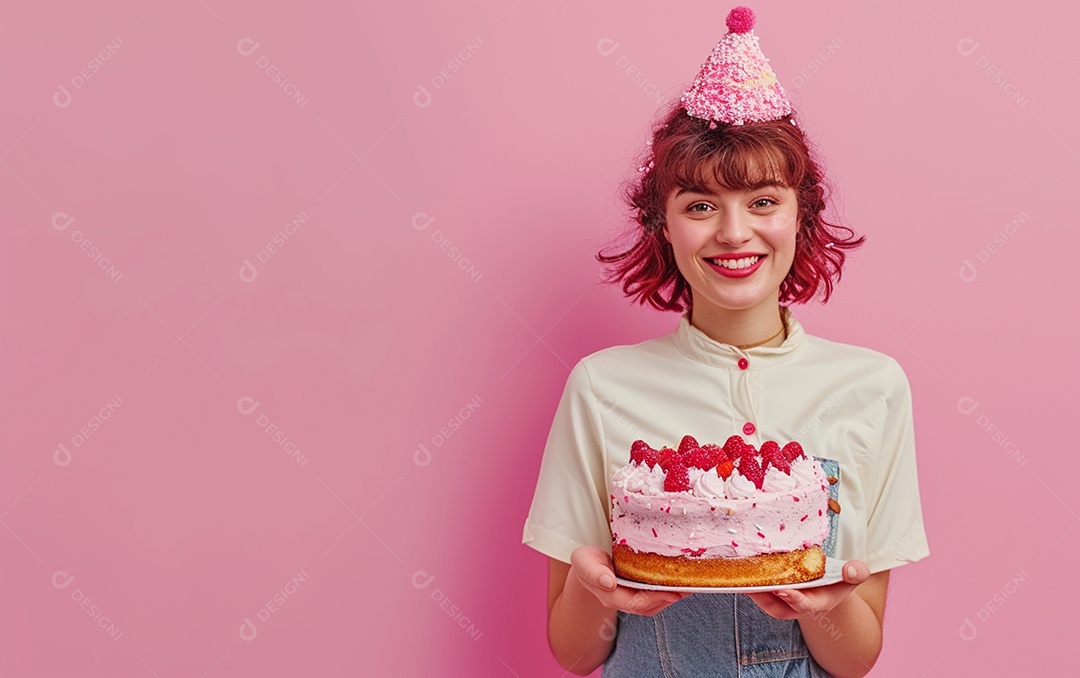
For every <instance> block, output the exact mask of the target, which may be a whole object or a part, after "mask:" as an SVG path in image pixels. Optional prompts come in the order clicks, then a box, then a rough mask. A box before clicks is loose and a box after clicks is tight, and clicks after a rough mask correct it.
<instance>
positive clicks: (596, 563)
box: [570, 544, 616, 591]
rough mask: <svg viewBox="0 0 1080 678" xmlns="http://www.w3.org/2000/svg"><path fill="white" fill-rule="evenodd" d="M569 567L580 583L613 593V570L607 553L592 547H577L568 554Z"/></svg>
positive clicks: (614, 584) (614, 583)
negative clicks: (572, 569)
mask: <svg viewBox="0 0 1080 678" xmlns="http://www.w3.org/2000/svg"><path fill="white" fill-rule="evenodd" d="M570 565H571V566H572V567H573V568H574V572H575V573H577V576H578V577H579V578H580V579H581V581H582V582H583V583H584V584H585V585H586V586H589V587H590V588H595V589H599V590H601V591H614V590H615V587H616V582H615V570H614V568H613V567H612V565H611V556H609V555H608V553H607V551H605V550H604V549H602V548H600V547H599V546H594V545H591V544H589V545H585V546H579V547H578V548H576V549H574V552H573V553H571V554H570Z"/></svg>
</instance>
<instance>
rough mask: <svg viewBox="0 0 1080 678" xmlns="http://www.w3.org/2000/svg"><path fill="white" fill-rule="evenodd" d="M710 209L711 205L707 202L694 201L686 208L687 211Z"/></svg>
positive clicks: (705, 210)
mask: <svg viewBox="0 0 1080 678" xmlns="http://www.w3.org/2000/svg"><path fill="white" fill-rule="evenodd" d="M711 209H712V205H710V204H709V203H707V202H696V203H694V204H693V205H690V206H689V207H687V208H686V211H687V212H707V211H709V210H711Z"/></svg>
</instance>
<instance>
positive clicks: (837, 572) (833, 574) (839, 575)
mask: <svg viewBox="0 0 1080 678" xmlns="http://www.w3.org/2000/svg"><path fill="white" fill-rule="evenodd" d="M844 562H845V561H843V560H841V559H839V558H826V559H825V576H824V577H821V578H819V579H814V580H812V581H804V582H799V583H798V584H777V585H775V586H663V585H661V584H644V583H642V582H639V581H631V580H629V579H623V578H622V577H616V578H615V581H616V582H618V584H619V585H620V586H626V587H628V588H632V589H644V590H646V591H675V592H677V593H763V592H765V591H783V590H785V589H811V588H814V587H817V586H828V585H829V584H836V583H838V582H842V581H844V574H843V571H842V570H843V567H844Z"/></svg>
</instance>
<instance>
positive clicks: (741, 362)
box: [739, 358, 750, 370]
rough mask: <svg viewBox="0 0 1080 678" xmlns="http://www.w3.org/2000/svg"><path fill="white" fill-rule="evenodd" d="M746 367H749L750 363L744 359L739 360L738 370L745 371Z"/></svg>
mask: <svg viewBox="0 0 1080 678" xmlns="http://www.w3.org/2000/svg"><path fill="white" fill-rule="evenodd" d="M747 367H750V361H749V360H747V359H746V358H739V369H740V370H745V369H746V368H747Z"/></svg>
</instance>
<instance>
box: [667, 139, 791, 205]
mask: <svg viewBox="0 0 1080 678" xmlns="http://www.w3.org/2000/svg"><path fill="white" fill-rule="evenodd" d="M777 141H780V140H777ZM786 150H788V149H786V148H784V146H782V145H781V144H776V143H769V142H768V141H765V140H763V139H761V138H750V137H739V136H734V135H727V136H726V137H725V138H722V139H719V140H715V141H714V139H707V140H695V141H694V143H691V144H686V145H684V146H682V147H681V148H680V147H679V146H676V147H674V148H672V149H671V155H670V157H668V158H667V159H666V162H664V163H663V164H661V163H657V164H658V165H660V166H661V167H664V168H665V169H666V170H667V171H666V172H664V175H665V176H661V177H657V179H658V180H659V182H660V184H661V185H662V190H663V192H664V193H668V192H670V191H671V190H672V189H675V188H678V189H680V190H681V189H689V190H692V191H696V192H699V193H709V192H711V191H709V187H710V186H713V185H719V186H721V187H723V188H726V189H729V190H741V191H754V190H757V189H759V188H762V187H765V186H769V185H772V184H779V185H781V186H784V187H787V188H795V187H798V186H799V184H800V183H801V182H802V179H803V174H804V173H805V170H804V169H803V168H802V167H801V163H799V162H798V156H797V155H795V154H789V153H787V152H785V151H786Z"/></svg>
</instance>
